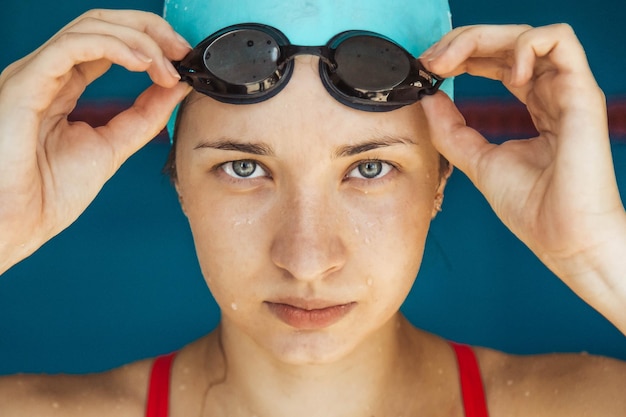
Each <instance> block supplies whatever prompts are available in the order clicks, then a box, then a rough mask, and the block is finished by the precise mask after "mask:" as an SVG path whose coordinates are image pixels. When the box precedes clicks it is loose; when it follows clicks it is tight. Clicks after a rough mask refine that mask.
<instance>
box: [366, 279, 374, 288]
mask: <svg viewBox="0 0 626 417" xmlns="http://www.w3.org/2000/svg"><path fill="white" fill-rule="evenodd" d="M373 283H374V281H373V280H372V279H371V278H369V279H368V280H367V286H368V287H371V286H372V284H373Z"/></svg>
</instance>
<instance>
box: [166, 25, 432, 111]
mask: <svg viewBox="0 0 626 417" xmlns="http://www.w3.org/2000/svg"><path fill="white" fill-rule="evenodd" d="M297 55H315V56H318V57H319V59H320V60H319V73H320V77H321V80H322V83H323V84H324V86H325V87H326V90H328V92H329V93H330V94H331V95H332V96H333V97H334V98H335V99H337V100H338V101H339V102H341V103H343V104H345V105H347V106H350V107H353V108H356V109H359V110H366V111H389V110H394V109H397V108H400V107H402V106H406V105H408V104H412V103H415V102H416V101H418V100H420V99H421V98H422V97H423V96H425V95H430V94H434V93H435V92H437V90H438V89H439V87H440V86H441V83H442V82H443V78H441V77H438V76H437V75H435V74H433V73H431V72H429V71H428V70H426V69H425V68H424V66H423V65H422V64H421V62H420V61H419V60H417V59H416V58H414V57H413V56H412V55H411V54H410V53H409V52H408V51H406V50H405V49H404V48H402V47H401V46H400V45H398V44H396V43H395V42H393V41H392V40H390V39H388V38H386V37H384V36H382V35H379V34H377V33H373V32H366V31H358V30H351V31H347V32H342V33H340V34H338V35H336V36H335V37H333V38H332V39H331V40H330V41H329V42H328V43H327V44H326V45H324V46H298V45H292V44H291V43H290V42H289V39H287V37H286V36H285V35H284V34H283V33H282V32H280V31H279V30H278V29H275V28H273V27H271V26H267V25H262V24H256V23H248V24H239V25H234V26H229V27H227V28H225V29H222V30H220V31H218V32H216V33H214V34H212V35H211V36H209V37H208V38H206V39H205V40H203V41H202V42H200V43H199V44H198V45H197V46H196V47H195V48H194V49H193V50H192V51H191V52H190V53H189V54H188V55H187V56H186V57H185V58H184V59H183V60H182V61H175V62H174V63H173V64H174V67H175V68H176V69H177V70H178V73H179V74H180V75H181V79H182V80H183V81H186V82H187V83H189V84H190V85H191V86H193V88H194V89H195V90H196V91H198V92H200V93H203V94H206V95H208V96H210V97H212V98H214V99H216V100H218V101H221V102H225V103H231V104H252V103H258V102H261V101H264V100H267V99H269V98H271V97H273V96H275V95H276V94H278V93H279V92H280V91H281V90H282V89H283V88H284V87H285V86H286V85H287V83H288V81H289V79H290V78H291V75H292V73H293V69H294V57H296V56H297Z"/></svg>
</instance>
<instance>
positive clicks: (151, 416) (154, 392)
mask: <svg viewBox="0 0 626 417" xmlns="http://www.w3.org/2000/svg"><path fill="white" fill-rule="evenodd" d="M450 344H451V345H452V347H453V348H454V352H455V353H456V358H457V362H458V364H459V378H460V382H461V393H462V394H463V407H464V408H465V417H489V414H488V413H487V404H486V402H485V392H484V389H483V382H482V379H481V377H480V369H479V368H478V362H477V361H476V356H475V355H474V351H473V350H472V349H471V348H470V347H469V346H466V345H459V344H456V343H450ZM175 355H176V353H170V354H169V355H165V356H161V357H159V358H157V359H156V360H155V361H154V364H153V365H152V374H151V376H150V388H149V390H148V404H147V407H146V417H168V410H169V397H170V370H171V367H172V361H173V359H174V356H175Z"/></svg>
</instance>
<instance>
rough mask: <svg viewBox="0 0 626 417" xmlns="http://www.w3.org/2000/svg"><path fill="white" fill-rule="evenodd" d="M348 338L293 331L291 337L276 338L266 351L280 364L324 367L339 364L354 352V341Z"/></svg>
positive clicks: (326, 333) (318, 332) (320, 332)
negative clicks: (334, 363)
mask: <svg viewBox="0 0 626 417" xmlns="http://www.w3.org/2000/svg"><path fill="white" fill-rule="evenodd" d="M346 333H347V332H346ZM346 336H349V335H346V334H344V335H342V336H338V335H337V334H333V333H330V332H323V331H293V332H292V333H291V334H289V335H280V336H276V338H275V339H274V340H272V341H270V343H269V345H266V349H269V350H270V351H271V353H272V355H273V356H274V357H275V358H276V359H278V360H279V361H280V362H283V363H286V364H289V365H324V364H330V363H333V362H337V361H339V360H341V359H343V358H344V357H346V356H348V355H349V354H350V353H351V352H352V351H354V349H355V343H354V341H353V340H350V339H349V337H346Z"/></svg>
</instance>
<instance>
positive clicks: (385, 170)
mask: <svg viewBox="0 0 626 417" xmlns="http://www.w3.org/2000/svg"><path fill="white" fill-rule="evenodd" d="M372 162H373V163H379V164H382V167H381V172H380V173H378V174H376V176H375V177H372V178H368V177H364V176H363V175H362V173H360V172H359V174H360V176H356V177H352V176H350V174H351V173H353V172H354V171H355V170H356V171H358V170H359V167H362V166H363V165H365V164H368V163H372ZM394 169H397V167H396V166H395V165H394V164H392V163H390V162H387V161H383V160H382V159H378V158H371V159H367V160H363V161H358V162H357V163H355V164H354V165H352V166H351V167H350V169H349V170H348V173H347V174H346V175H345V177H344V180H356V181H375V180H379V181H380V180H382V179H383V178H385V177H386V176H387V175H389V173H390V172H391V171H392V170H394Z"/></svg>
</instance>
